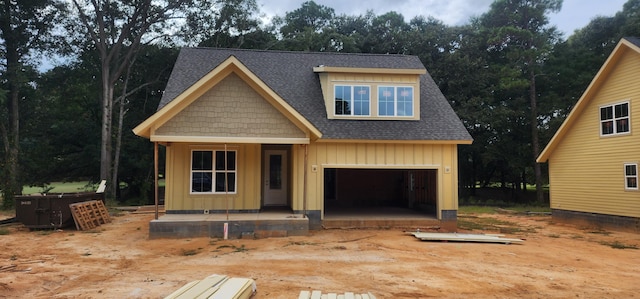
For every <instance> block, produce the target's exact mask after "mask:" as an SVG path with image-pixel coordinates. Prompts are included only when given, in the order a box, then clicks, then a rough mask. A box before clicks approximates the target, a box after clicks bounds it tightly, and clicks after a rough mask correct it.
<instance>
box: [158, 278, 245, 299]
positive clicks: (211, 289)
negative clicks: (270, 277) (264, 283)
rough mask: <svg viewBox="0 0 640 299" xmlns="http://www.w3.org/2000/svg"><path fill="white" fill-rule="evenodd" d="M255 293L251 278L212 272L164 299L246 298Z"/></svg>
mask: <svg viewBox="0 0 640 299" xmlns="http://www.w3.org/2000/svg"><path fill="white" fill-rule="evenodd" d="M255 293H256V283H255V281H254V280H253V279H250V278H235V277H232V278H229V277H228V276H226V275H217V274H214V275H211V276H208V277H206V278H205V279H203V280H194V281H192V282H189V283H187V284H185V285H184V286H182V287H181V288H179V289H177V290H176V291H174V292H173V293H171V294H170V295H169V296H167V297H165V299H195V298H198V299H200V298H202V299H204V298H211V299H248V298H251V297H253V295H254V294H255Z"/></svg>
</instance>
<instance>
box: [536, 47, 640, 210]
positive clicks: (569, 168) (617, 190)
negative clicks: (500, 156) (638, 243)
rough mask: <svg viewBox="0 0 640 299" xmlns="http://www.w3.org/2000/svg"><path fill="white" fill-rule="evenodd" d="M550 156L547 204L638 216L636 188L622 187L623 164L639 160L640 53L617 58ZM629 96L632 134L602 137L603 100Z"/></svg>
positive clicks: (610, 101)
mask: <svg viewBox="0 0 640 299" xmlns="http://www.w3.org/2000/svg"><path fill="white" fill-rule="evenodd" d="M613 67H614V69H613V70H612V72H610V74H609V76H608V77H607V78H604V80H605V81H603V82H602V85H601V86H600V88H599V90H597V91H596V92H595V93H594V96H593V98H591V99H590V102H589V103H588V106H587V107H586V108H585V110H584V111H583V112H582V114H581V115H580V116H579V118H578V119H577V120H576V122H575V123H574V124H573V126H572V127H571V128H569V130H570V131H569V132H568V133H567V134H566V135H565V136H564V138H563V139H562V140H561V141H560V143H559V145H558V147H557V148H556V149H555V150H554V151H553V153H552V154H551V156H550V157H549V179H550V198H551V208H552V209H558V210H570V211H579V212H587V213H599V214H608V215H619V216H628V217H640V192H638V191H626V190H625V186H624V184H625V181H624V169H623V164H624V163H639V164H640V133H639V132H640V77H639V76H638V74H640V55H638V54H637V53H632V52H631V51H628V52H627V53H626V54H625V56H623V57H621V60H620V61H618V63H617V64H616V65H614V66H613ZM623 101H629V105H630V107H629V108H630V122H631V126H630V130H631V133H630V134H626V135H621V136H607V137H600V121H599V120H600V111H599V108H600V106H602V105H607V104H615V103H619V102H623Z"/></svg>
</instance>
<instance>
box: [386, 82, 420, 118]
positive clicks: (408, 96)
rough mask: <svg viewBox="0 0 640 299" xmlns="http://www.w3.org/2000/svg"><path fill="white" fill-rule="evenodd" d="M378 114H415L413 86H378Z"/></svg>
mask: <svg viewBox="0 0 640 299" xmlns="http://www.w3.org/2000/svg"><path fill="white" fill-rule="evenodd" d="M378 115H380V116H413V87H392V86H381V87H378Z"/></svg>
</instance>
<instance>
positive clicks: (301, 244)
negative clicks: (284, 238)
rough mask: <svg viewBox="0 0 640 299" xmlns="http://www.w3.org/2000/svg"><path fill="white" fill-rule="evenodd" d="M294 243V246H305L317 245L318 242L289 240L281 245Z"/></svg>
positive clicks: (292, 244)
mask: <svg viewBox="0 0 640 299" xmlns="http://www.w3.org/2000/svg"><path fill="white" fill-rule="evenodd" d="M294 245H295V246H306V245H318V243H313V242H301V241H295V242H289V243H288V244H286V245H284V246H283V247H287V246H294Z"/></svg>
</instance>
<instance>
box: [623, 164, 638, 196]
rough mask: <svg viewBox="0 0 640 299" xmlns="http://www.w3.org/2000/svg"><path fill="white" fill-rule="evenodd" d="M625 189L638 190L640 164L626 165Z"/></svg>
mask: <svg viewBox="0 0 640 299" xmlns="http://www.w3.org/2000/svg"><path fill="white" fill-rule="evenodd" d="M624 182H625V185H624V187H625V189H628V190H638V164H625V165H624Z"/></svg>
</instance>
